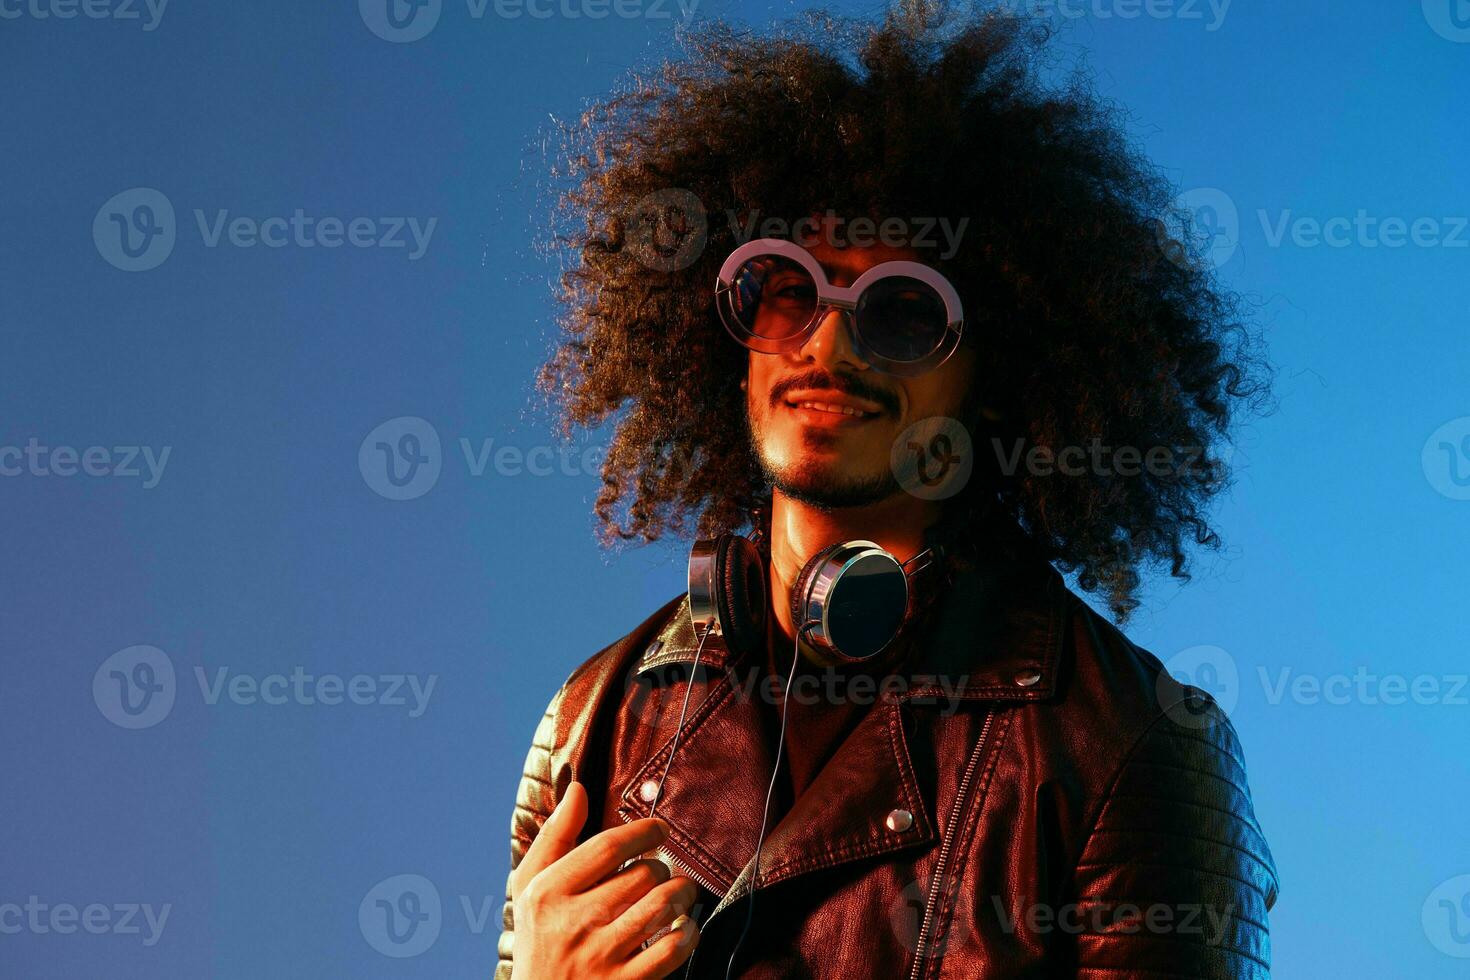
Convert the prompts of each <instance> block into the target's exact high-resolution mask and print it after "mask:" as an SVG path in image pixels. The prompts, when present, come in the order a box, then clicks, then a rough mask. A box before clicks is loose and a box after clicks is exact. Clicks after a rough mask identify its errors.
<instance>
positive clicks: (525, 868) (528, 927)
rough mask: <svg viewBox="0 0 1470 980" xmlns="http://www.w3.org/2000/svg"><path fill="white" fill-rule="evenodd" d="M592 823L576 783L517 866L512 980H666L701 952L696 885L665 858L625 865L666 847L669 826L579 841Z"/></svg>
mask: <svg viewBox="0 0 1470 980" xmlns="http://www.w3.org/2000/svg"><path fill="white" fill-rule="evenodd" d="M586 822H587V791H586V790H585V789H584V788H583V787H582V785H581V784H580V783H572V784H571V785H570V786H568V787H567V792H566V795H565V796H563V797H562V798H561V802H560V803H558V804H557V805H556V809H554V810H552V811H551V816H549V817H547V818H546V823H544V824H543V825H542V827H541V832H540V833H538V834H537V835H536V839H535V840H534V841H532V843H531V847H530V850H528V851H527V852H526V855H525V857H523V858H522V859H521V863H520V864H519V865H518V866H517V867H516V869H515V871H513V872H511V875H510V892H511V903H512V914H513V915H514V917H515V940H514V954H513V956H514V960H513V962H514V967H513V969H512V972H511V977H512V980H546V978H548V977H577V978H578V980H581V978H588V980H603V978H611V980H656V978H660V977H664V976H667V975H668V974H669V973H671V972H673V970H674V969H675V968H676V967H678V966H679V965H680V964H681V963H683V962H684V961H685V960H687V959H688V958H689V955H690V954H691V953H693V952H694V947H695V945H696V944H697V943H698V941H699V927H698V926H697V925H695V923H694V920H693V919H691V918H689V917H688V916H687V915H685V914H684V913H686V912H687V911H688V910H689V907H690V906H691V905H692V904H693V903H694V900H695V898H696V897H697V896H698V889H697V888H696V886H695V884H694V882H692V881H690V880H689V879H688V878H685V877H683V876H678V877H670V875H669V869H668V866H667V865H665V864H664V863H663V862H662V861H659V860H656V859H645V860H638V861H633V862H632V863H631V864H628V866H627V867H623V863H624V862H626V861H629V860H630V859H632V858H636V857H637V856H638V855H640V854H645V853H647V852H649V851H652V850H653V849H654V848H656V847H657V846H658V845H659V844H661V843H663V842H664V840H666V839H667V838H668V835H669V828H668V824H666V823H664V822H663V821H662V820H659V819H657V818H652V819H645V820H635V821H634V822H632V823H630V824H625V825H623V826H621V827H613V828H611V829H609V830H604V831H602V832H601V833H600V834H597V835H596V836H595V837H593V838H591V839H590V840H588V841H585V842H583V843H581V844H578V843H577V834H578V832H579V831H581V829H582V825H583V824H585V823H586ZM670 925H671V926H672V927H673V928H671V929H670V930H669V932H668V933H667V934H665V935H664V936H662V937H660V938H659V939H658V941H657V942H655V943H653V944H652V945H650V946H649V947H648V948H647V949H642V948H641V946H642V944H643V942H644V940H646V939H648V938H649V937H651V936H652V935H653V934H654V933H656V932H658V931H659V930H660V929H662V928H664V927H665V926H670Z"/></svg>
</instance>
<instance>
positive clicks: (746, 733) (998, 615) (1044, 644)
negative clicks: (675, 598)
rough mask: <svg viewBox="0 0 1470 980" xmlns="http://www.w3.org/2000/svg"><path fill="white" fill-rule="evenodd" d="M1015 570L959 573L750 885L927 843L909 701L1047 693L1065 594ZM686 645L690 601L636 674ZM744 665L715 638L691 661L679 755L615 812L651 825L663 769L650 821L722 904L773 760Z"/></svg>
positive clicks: (660, 757)
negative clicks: (918, 642)
mask: <svg viewBox="0 0 1470 980" xmlns="http://www.w3.org/2000/svg"><path fill="white" fill-rule="evenodd" d="M1021 571H1023V570H1022V569H1016V568H1010V569H983V568H982V569H976V570H972V571H971V572H969V573H966V574H962V575H960V576H958V577H957V579H956V580H955V582H953V583H952V585H951V587H950V588H949V589H948V590H947V591H946V595H945V598H944V600H943V603H942V605H941V607H940V609H939V610H938V618H937V619H936V621H935V625H934V628H933V632H932V634H931V638H930V640H929V641H928V642H926V643H925V644H924V649H923V650H922V651H921V653H920V655H919V656H917V657H916V658H915V659H914V662H913V663H911V664H909V665H907V666H906V668H905V669H904V670H903V673H904V674H905V677H906V680H907V683H906V684H905V685H904V687H903V689H902V693H900V694H899V695H898V697H897V698H896V699H893V700H883V701H879V702H878V703H876V704H874V706H873V708H872V710H870V711H868V712H867V713H866V715H865V716H864V717H863V719H862V720H861V721H860V722H859V723H858V725H857V727H855V728H854V729H853V731H852V733H851V734H850V735H849V736H848V738H847V739H846V740H845V741H844V742H843V743H842V745H841V746H840V747H839V748H838V750H837V751H836V752H835V753H834V754H833V756H832V758H831V759H830V760H829V761H828V763H827V764H826V766H825V767H824V768H823V769H822V771H821V772H820V773H819V774H818V775H817V777H816V778H815V779H814V780H813V782H812V783H811V785H810V786H808V787H807V789H806V791H805V792H804V793H803V794H802V795H801V797H800V798H799V799H798V800H797V801H796V803H795V805H794V806H793V808H792V809H791V811H790V812H789V813H787V814H786V815H785V816H784V817H783V818H782V819H781V820H780V821H779V822H778V823H776V824H774V825H773V826H770V827H768V829H767V833H766V839H765V843H764V845H763V846H762V848H761V858H760V877H759V882H758V883H757V887H759V888H764V887H767V886H769V885H771V884H774V883H776V882H779V881H783V880H786V879H788V878H791V877H794V876H796V875H800V874H804V873H806V872H809V871H813V870H817V869H819V868H825V867H833V866H836V865H839V864H843V863H846V862H849V861H856V860H863V859H868V858H872V857H877V856H881V855H884V854H887V853H891V852H894V851H899V850H903V849H906V848H909V847H914V846H917V845H921V844H928V843H931V842H932V841H933V840H934V839H935V836H936V831H935V814H934V811H933V801H932V800H930V799H928V798H926V797H925V795H924V791H923V789H922V788H921V785H922V782H921V780H919V779H918V778H917V777H916V775H915V772H914V767H913V762H912V759H911V757H910V752H909V746H908V742H907V737H906V735H905V729H904V724H903V715H904V712H905V711H906V710H909V709H908V708H907V707H906V704H907V703H908V702H914V703H915V704H923V703H926V702H929V703H937V704H940V705H945V704H952V706H953V707H954V708H956V709H957V708H958V707H959V705H957V704H953V702H956V701H959V702H984V701H990V702H1007V701H1032V700H1040V699H1043V698H1048V697H1050V696H1051V695H1052V694H1053V693H1054V691H1055V688H1056V685H1057V671H1058V662H1059V659H1060V658H1059V653H1060V648H1061V643H1062V639H1063V638H1062V635H1061V625H1062V623H1063V622H1064V616H1063V606H1064V604H1065V602H1066V599H1067V596H1068V593H1067V591H1066V588H1065V586H1064V585H1063V584H1062V582H1061V579H1060V576H1058V575H1057V574H1056V572H1055V571H1053V570H1052V569H1051V568H1050V567H1049V566H1045V568H1044V572H1041V573H1038V574H1036V575H1021V574H1019V573H1020V572H1021ZM696 647H697V644H696V643H695V637H694V628H693V625H692V623H691V621H690V617H689V608H688V604H687V602H686V603H681V604H680V605H679V606H678V607H677V610H676V612H675V615H674V617H673V619H672V620H671V622H670V623H669V624H668V625H667V626H666V627H665V629H664V630H663V631H662V632H661V633H660V634H659V637H658V638H657V639H655V640H654V641H653V643H651V644H650V645H649V647H648V649H647V651H645V654H644V657H643V660H642V662H641V663H640V666H639V673H640V674H643V673H646V672H649V671H657V670H660V669H663V668H666V667H668V666H669V665H670V664H674V663H682V664H688V663H690V662H692V661H693V659H694V654H695V650H696ZM742 660H743V658H739V657H732V656H731V655H730V654H729V652H728V651H727V650H726V649H725V646H724V642H723V640H722V639H721V638H720V637H719V636H718V635H713V636H711V637H710V638H709V639H708V640H707V641H706V644H705V647H704V649H703V651H702V652H701V654H700V664H701V666H702V667H705V668H708V670H706V671H704V672H703V674H704V677H705V678H707V679H708V680H707V683H703V684H699V685H698V686H697V687H696V688H695V690H694V691H693V692H692V694H691V698H690V707H689V717H688V718H687V719H686V721H685V724H684V726H683V729H682V734H681V736H680V737H679V740H678V746H677V750H675V749H674V745H673V742H674V739H673V738H672V737H671V738H669V739H668V740H667V741H666V742H665V743H664V745H663V746H662V747H661V748H660V750H659V751H657V752H656V753H654V755H653V756H652V757H651V758H650V759H649V760H648V762H647V763H646V764H645V765H644V766H643V767H642V768H641V769H639V770H638V771H637V772H636V773H635V774H634V775H633V778H632V779H630V780H629V781H628V782H627V783H626V784H625V785H624V786H623V787H622V792H621V802H620V806H619V810H618V812H619V815H620V816H621V817H622V818H623V819H624V820H633V819H637V818H639V817H645V816H648V815H649V811H650V809H651V806H650V804H649V803H648V802H647V801H645V800H644V799H643V796H642V793H641V792H640V790H641V788H642V787H643V785H644V784H645V783H646V782H647V781H649V780H653V781H654V782H655V783H656V782H657V781H658V780H659V779H660V778H662V777H663V774H664V771H665V766H666V765H667V768H668V775H667V778H666V779H664V782H663V791H662V795H661V797H660V800H659V804H658V811H657V815H658V816H660V817H662V818H663V819H665V820H666V821H667V822H668V824H669V828H670V838H669V842H668V844H667V845H666V849H667V850H668V851H669V852H670V854H671V855H672V856H673V857H674V858H675V859H676V860H677V861H678V862H679V863H682V864H684V865H686V866H687V867H689V868H690V869H692V870H693V871H695V872H696V873H697V876H698V877H703V878H705V879H706V882H705V883H706V885H707V886H708V887H711V890H714V891H717V892H718V893H719V894H721V895H723V896H725V898H724V901H723V902H722V903H721V907H723V906H724V905H726V904H728V903H729V902H731V901H734V900H736V899H737V898H739V897H740V895H742V894H744V893H748V891H749V889H750V886H751V883H752V881H753V879H754V872H755V868H754V863H755V862H754V860H753V857H754V852H755V846H756V840H757V837H758V836H759V833H760V821H761V813H762V808H763V805H764V801H765V796H766V788H767V785H768V782H769V780H770V777H771V767H772V763H773V761H774V751H773V746H768V745H767V743H766V731H765V727H764V721H765V720H764V718H763V717H761V712H760V707H759V705H757V704H756V703H755V701H754V699H752V698H750V697H748V696H747V692H746V691H745V690H744V689H742V687H741V686H740V685H739V683H738V681H737V673H736V672H732V671H731V670H730V669H729V668H731V667H735V666H740V665H741V662H742ZM705 692H707V695H706V693H705ZM671 753H672V761H671V760H670V755H671ZM895 810H904V811H907V812H908V813H909V814H910V815H911V816H912V824H911V825H910V826H908V827H905V828H903V829H901V830H898V829H892V828H890V827H889V825H888V816H889V814H890V813H892V812H893V811H895ZM900 823H901V822H900Z"/></svg>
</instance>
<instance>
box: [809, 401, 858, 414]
mask: <svg viewBox="0 0 1470 980" xmlns="http://www.w3.org/2000/svg"><path fill="white" fill-rule="evenodd" d="M795 407H796V408H810V409H814V410H815V411H818V412H833V413H835V414H837V415H856V416H864V415H867V414H868V413H867V412H864V411H863V410H862V409H860V408H851V407H849V406H846V405H832V404H829V403H827V402H796V403H795Z"/></svg>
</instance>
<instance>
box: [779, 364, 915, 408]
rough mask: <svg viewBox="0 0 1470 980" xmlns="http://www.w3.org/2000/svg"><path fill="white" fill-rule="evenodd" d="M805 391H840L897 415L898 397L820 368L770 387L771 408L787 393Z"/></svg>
mask: <svg viewBox="0 0 1470 980" xmlns="http://www.w3.org/2000/svg"><path fill="white" fill-rule="evenodd" d="M798 389H806V390H809V391H822V390H830V391H840V392H842V393H843V394H845V395H853V396H855V397H857V398H866V399H868V400H869V401H871V402H875V403H877V404H879V405H882V406H883V409H884V410H885V411H886V412H888V414H890V415H896V414H897V413H898V396H896V395H895V394H893V392H891V391H886V390H884V389H882V388H875V387H873V386H872V385H870V384H867V383H866V382H864V381H859V380H858V379H857V378H854V377H853V376H852V375H850V374H833V373H832V372H831V371H824V370H822V369H821V368H813V369H812V370H810V371H804V372H802V373H801V374H793V375H791V376H790V377H787V378H782V379H781V380H780V381H777V382H776V383H775V384H774V385H772V386H771V407H772V408H775V407H776V406H777V405H779V404H780V403H781V399H782V398H784V397H785V396H786V393H787V392H790V391H796V390H798Z"/></svg>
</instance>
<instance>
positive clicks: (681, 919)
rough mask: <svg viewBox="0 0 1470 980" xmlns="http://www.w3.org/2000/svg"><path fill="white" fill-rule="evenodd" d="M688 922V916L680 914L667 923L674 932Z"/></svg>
mask: <svg viewBox="0 0 1470 980" xmlns="http://www.w3.org/2000/svg"><path fill="white" fill-rule="evenodd" d="M688 922H689V916H687V915H681V916H679V917H678V918H677V919H675V920H674V921H673V922H672V923H670V924H669V928H670V929H672V930H673V931H674V932H678V931H679V930H680V929H683V928H684V926H685V925H687V924H688Z"/></svg>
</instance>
